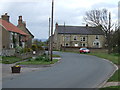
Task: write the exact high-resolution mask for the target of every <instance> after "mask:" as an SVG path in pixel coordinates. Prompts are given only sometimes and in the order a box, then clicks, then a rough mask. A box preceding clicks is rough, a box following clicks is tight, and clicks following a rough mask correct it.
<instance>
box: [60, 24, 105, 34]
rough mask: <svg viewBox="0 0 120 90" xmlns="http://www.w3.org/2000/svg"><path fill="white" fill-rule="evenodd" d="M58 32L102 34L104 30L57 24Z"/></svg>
mask: <svg viewBox="0 0 120 90" xmlns="http://www.w3.org/2000/svg"><path fill="white" fill-rule="evenodd" d="M58 34H80V35H104V32H103V31H102V30H101V29H100V28H97V27H89V26H88V27H86V26H65V27H64V26H60V25H59V26H58Z"/></svg>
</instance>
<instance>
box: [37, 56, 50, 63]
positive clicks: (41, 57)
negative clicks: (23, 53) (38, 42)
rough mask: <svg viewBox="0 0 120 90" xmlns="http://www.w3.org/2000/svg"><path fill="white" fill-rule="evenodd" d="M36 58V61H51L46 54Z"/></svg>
mask: <svg viewBox="0 0 120 90" xmlns="http://www.w3.org/2000/svg"><path fill="white" fill-rule="evenodd" d="M35 60H36V61H45V62H49V61H50V60H49V57H48V56H45V55H43V56H39V57H37V58H36V59H35Z"/></svg>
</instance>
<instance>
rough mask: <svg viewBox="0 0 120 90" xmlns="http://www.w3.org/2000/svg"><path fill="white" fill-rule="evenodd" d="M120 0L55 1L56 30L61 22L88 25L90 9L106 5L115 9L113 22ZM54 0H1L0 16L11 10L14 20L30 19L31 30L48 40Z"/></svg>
mask: <svg viewBox="0 0 120 90" xmlns="http://www.w3.org/2000/svg"><path fill="white" fill-rule="evenodd" d="M118 1H119V0H54V29H55V23H56V22H57V23H58V24H59V25H64V22H65V25H72V26H74V25H75V26H85V25H86V22H85V21H84V19H83V18H84V16H85V13H86V12H87V11H90V10H93V9H103V8H106V9H107V10H108V11H109V12H111V17H112V23H117V20H118ZM51 7H52V0H0V15H3V14H4V13H8V15H9V16H10V22H11V23H13V24H14V25H17V24H18V16H20V15H21V16H22V17H23V20H24V21H26V26H27V28H28V29H29V30H30V32H31V33H32V34H33V35H34V36H35V38H38V39H47V38H48V31H49V23H48V21H49V17H51V10H52V8H51Z"/></svg>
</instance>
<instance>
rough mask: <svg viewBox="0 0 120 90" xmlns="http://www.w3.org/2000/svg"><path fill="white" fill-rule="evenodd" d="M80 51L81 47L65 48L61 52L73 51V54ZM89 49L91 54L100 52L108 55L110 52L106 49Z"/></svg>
mask: <svg viewBox="0 0 120 90" xmlns="http://www.w3.org/2000/svg"><path fill="white" fill-rule="evenodd" d="M79 49H80V47H75V48H74V47H71V48H70V47H68V48H67V47H65V48H61V50H62V51H73V52H76V51H77V52H79ZM88 49H90V51H91V52H93V53H99V52H101V53H107V52H108V50H107V49H105V48H88Z"/></svg>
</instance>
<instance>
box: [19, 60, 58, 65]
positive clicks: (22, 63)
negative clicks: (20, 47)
mask: <svg viewBox="0 0 120 90" xmlns="http://www.w3.org/2000/svg"><path fill="white" fill-rule="evenodd" d="M57 61H58V59H53V61H42V60H40V61H37V60H34V59H32V60H28V61H25V62H20V63H17V65H49V64H54V63H56V62H57Z"/></svg>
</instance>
